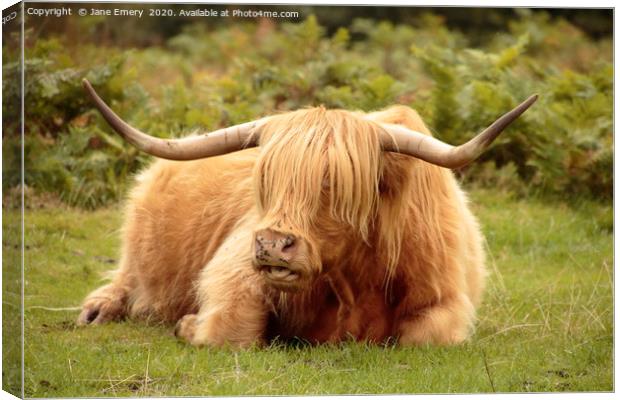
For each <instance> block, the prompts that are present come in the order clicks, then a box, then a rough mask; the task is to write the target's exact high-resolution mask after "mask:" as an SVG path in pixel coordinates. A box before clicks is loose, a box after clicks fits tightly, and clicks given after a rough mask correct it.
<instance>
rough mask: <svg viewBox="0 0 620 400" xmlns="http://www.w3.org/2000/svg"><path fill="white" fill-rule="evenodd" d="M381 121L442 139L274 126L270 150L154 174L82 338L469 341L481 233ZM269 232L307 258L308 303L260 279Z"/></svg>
mask: <svg viewBox="0 0 620 400" xmlns="http://www.w3.org/2000/svg"><path fill="white" fill-rule="evenodd" d="M372 121H381V122H387V123H394V124H402V125H404V126H406V127H408V128H410V129H413V130H416V131H419V132H424V133H426V134H430V133H429V131H428V129H427V128H426V126H425V125H424V123H423V122H422V120H421V119H420V117H419V116H418V114H417V113H416V112H415V111H413V110H411V109H409V108H407V107H402V106H396V107H392V108H389V109H387V110H385V111H381V112H376V113H372V114H368V115H366V116H364V115H363V114H356V113H351V112H347V111H341V110H325V109H323V108H321V107H319V108H314V109H306V110H300V111H295V112H291V113H286V114H282V115H278V116H275V117H272V118H271V120H270V121H269V122H268V123H267V124H266V125H265V126H263V127H261V132H260V134H261V137H260V147H258V148H256V149H250V150H245V151H241V152H237V153H233V154H228V155H225V156H220V157H215V158H209V159H203V160H197V161H186V162H173V161H162V160H160V161H157V162H156V163H154V164H153V165H152V166H151V167H150V168H149V169H147V170H146V171H145V172H144V173H142V174H141V175H140V177H139V178H138V184H137V186H136V187H135V188H134V190H133V191H132V192H131V195H130V198H129V201H128V207H127V218H126V224H125V227H124V240H123V249H122V258H121V262H120V266H119V268H118V269H117V270H116V271H115V273H114V276H113V279H112V282H111V283H110V284H108V285H106V286H103V287H102V288H100V289H98V290H96V291H95V292H93V293H92V294H91V295H90V296H88V297H87V298H86V300H85V302H84V306H83V311H82V314H81V315H80V317H79V319H78V323H81V324H85V323H90V322H91V321H92V322H93V323H102V322H106V321H109V320H112V319H117V318H119V317H122V316H124V315H129V316H131V317H137V316H151V317H156V318H158V319H162V320H164V321H172V322H174V321H178V324H177V334H178V335H179V336H181V337H183V338H185V339H186V340H188V341H189V342H190V343H192V344H194V345H216V346H219V345H223V344H225V343H230V344H233V345H237V346H248V345H250V344H252V343H264V342H267V341H269V340H270V339H272V338H274V337H280V338H291V337H301V338H304V339H307V340H309V341H311V342H326V341H332V342H333V341H340V340H344V339H347V338H349V337H353V338H355V339H357V340H369V341H373V342H380V341H383V340H385V339H387V338H388V337H397V338H398V341H399V342H400V343H401V344H404V345H409V344H424V343H434V344H455V343H460V342H462V341H463V340H465V339H467V338H468V337H469V335H470V334H471V332H472V326H473V322H474V311H475V306H476V305H477V304H478V303H479V302H480V297H481V293H482V291H483V283H484V276H485V269H484V253H483V251H482V235H481V233H480V231H479V228H478V224H477V222H476V220H475V218H474V217H473V216H472V214H471V212H470V211H469V209H468V207H467V200H466V197H465V195H464V194H463V193H462V192H461V190H460V189H459V187H458V185H457V183H456V182H455V179H454V177H453V175H452V173H451V172H450V171H449V170H446V169H443V168H440V167H437V166H434V165H430V164H428V163H426V162H423V161H420V160H417V159H414V158H412V157H409V156H404V155H400V154H394V153H388V152H383V151H381V146H380V142H379V135H380V131H381V129H382V128H381V127H380V126H379V125H378V124H376V123H374V122H372ZM265 228H269V229H278V230H281V231H284V232H286V233H290V234H293V235H295V237H297V238H299V239H298V240H300V242H302V243H303V244H304V247H303V252H302V260H303V265H304V266H305V268H307V269H308V271H311V272H312V277H313V279H311V280H309V281H308V282H307V283H306V284H305V286H304V288H303V289H302V290H297V291H291V292H288V291H280V290H276V289H275V288H273V287H270V286H269V285H268V284H267V283H266V282H265V280H264V279H263V278H262V277H261V275H260V274H259V273H258V272H257V270H256V269H255V268H254V267H253V265H252V261H253V243H254V240H255V237H254V234H255V232H256V231H257V230H259V229H265Z"/></svg>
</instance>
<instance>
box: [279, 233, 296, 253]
mask: <svg viewBox="0 0 620 400" xmlns="http://www.w3.org/2000/svg"><path fill="white" fill-rule="evenodd" d="M293 247H295V237H294V236H291V235H289V236H287V237H286V239H284V245H283V246H282V252H283V253H286V252H287V251H291V250H292V249H293Z"/></svg>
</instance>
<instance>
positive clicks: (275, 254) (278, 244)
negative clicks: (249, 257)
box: [254, 229, 306, 290]
mask: <svg viewBox="0 0 620 400" xmlns="http://www.w3.org/2000/svg"><path fill="white" fill-rule="evenodd" d="M300 248H301V246H300V241H299V240H298V239H297V238H296V237H295V236H293V235H291V234H286V233H282V232H277V231H274V230H272V229H262V230H260V231H257V232H256V234H255V240H254V267H255V268H256V269H257V270H258V271H259V272H260V273H261V274H262V275H263V276H264V277H265V279H266V280H267V283H268V284H270V285H272V286H274V287H276V288H277V289H280V290H296V289H298V288H299V286H300V285H301V284H302V281H303V280H304V278H305V275H306V274H305V272H304V269H303V268H301V267H300V266H299V265H298V262H297V261H298V258H299V257H298V256H299V252H300Z"/></svg>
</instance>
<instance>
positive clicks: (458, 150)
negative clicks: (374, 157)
mask: <svg viewBox="0 0 620 400" xmlns="http://www.w3.org/2000/svg"><path fill="white" fill-rule="evenodd" d="M536 99H538V95H532V96H530V97H529V98H528V99H527V100H525V101H524V102H523V103H521V104H519V105H518V106H517V107H515V108H514V109H513V110H512V111H510V112H508V113H506V114H504V115H503V116H501V117H500V118H499V119H498V120H497V121H495V122H494V123H493V124H491V126H489V127H488V128H486V129H485V130H484V131H482V132H481V133H479V134H478V135H477V136H476V137H474V138H473V139H471V140H470V141H469V142H467V143H465V144H462V145H460V146H451V145H449V144H447V143H444V142H442V141H441V140H438V139H435V138H433V137H431V136H427V135H425V134H422V133H420V132H416V131H412V130H410V129H407V128H405V127H403V126H400V125H393V124H381V126H382V127H383V128H384V129H385V130H386V132H387V134H385V135H384V136H383V137H382V138H381V143H382V146H383V150H386V151H393V152H397V153H402V154H408V155H410V156H413V157H416V158H419V159H421V160H424V161H427V162H429V163H431V164H435V165H439V166H441V167H445V168H459V167H463V166H465V165H467V164H469V163H470V162H472V161H474V160H475V159H476V158H478V157H479V156H480V155H481V154H482V152H484V150H485V149H486V148H487V147H488V146H489V145H490V144H491V143H492V142H493V140H495V138H496V137H497V136H498V135H499V134H500V133H502V131H503V130H504V129H505V128H506V127H507V126H508V125H509V124H510V123H511V122H512V121H514V120H515V119H517V118H518V117H519V116H520V115H521V114H523V113H524V112H525V110H527V109H528V108H529V107H530V106H531V105H532V104H534V102H535V101H536Z"/></svg>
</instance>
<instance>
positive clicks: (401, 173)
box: [379, 153, 417, 197]
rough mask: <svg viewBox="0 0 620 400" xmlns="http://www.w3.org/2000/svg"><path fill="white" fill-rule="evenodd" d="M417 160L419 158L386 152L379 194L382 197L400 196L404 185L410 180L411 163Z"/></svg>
mask: <svg viewBox="0 0 620 400" xmlns="http://www.w3.org/2000/svg"><path fill="white" fill-rule="evenodd" d="M415 162H417V160H415V159H413V158H412V157H408V156H403V155H402V154H397V153H389V154H386V156H385V157H384V162H383V167H382V170H381V178H380V179H379V195H380V196H381V197H395V196H400V194H401V193H402V189H403V185H405V184H406V183H407V182H408V180H409V175H410V172H411V165H412V164H413V163H415Z"/></svg>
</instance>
